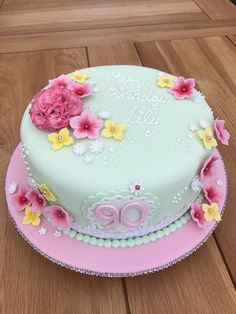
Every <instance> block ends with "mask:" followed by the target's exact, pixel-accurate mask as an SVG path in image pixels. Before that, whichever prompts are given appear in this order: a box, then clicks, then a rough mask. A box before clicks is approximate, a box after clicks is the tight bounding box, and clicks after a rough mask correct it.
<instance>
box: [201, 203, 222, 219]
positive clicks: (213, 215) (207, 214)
mask: <svg viewBox="0 0 236 314" xmlns="http://www.w3.org/2000/svg"><path fill="white" fill-rule="evenodd" d="M202 210H203V211H204V218H205V220H206V221H212V220H215V221H221V217H220V213H219V208H218V204H217V203H211V205H208V204H202Z"/></svg>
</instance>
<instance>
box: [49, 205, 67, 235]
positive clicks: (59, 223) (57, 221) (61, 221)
mask: <svg viewBox="0 0 236 314" xmlns="http://www.w3.org/2000/svg"><path fill="white" fill-rule="evenodd" d="M44 213H45V214H46V216H48V217H49V218H50V219H51V223H52V225H53V226H54V227H62V228H63V229H67V230H68V229H70V222H71V219H70V217H69V214H68V213H67V211H66V210H65V209H64V208H63V207H61V206H58V205H51V206H48V207H46V208H45V210H44Z"/></svg>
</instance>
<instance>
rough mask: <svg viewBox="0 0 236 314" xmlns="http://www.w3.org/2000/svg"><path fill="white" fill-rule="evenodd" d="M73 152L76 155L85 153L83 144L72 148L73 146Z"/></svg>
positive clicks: (77, 144)
mask: <svg viewBox="0 0 236 314" xmlns="http://www.w3.org/2000/svg"><path fill="white" fill-rule="evenodd" d="M73 151H74V153H75V154H76V155H79V156H81V155H83V154H84V153H85V152H86V147H85V145H84V144H83V143H76V144H75V145H74V146H73Z"/></svg>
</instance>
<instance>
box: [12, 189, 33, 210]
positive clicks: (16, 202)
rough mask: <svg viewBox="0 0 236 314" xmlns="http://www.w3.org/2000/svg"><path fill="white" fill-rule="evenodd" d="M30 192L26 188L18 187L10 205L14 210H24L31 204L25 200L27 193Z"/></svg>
mask: <svg viewBox="0 0 236 314" xmlns="http://www.w3.org/2000/svg"><path fill="white" fill-rule="evenodd" d="M29 191H30V189H29V188H27V187H20V188H19V190H18V192H17V193H16V194H14V196H13V197H12V203H13V206H14V207H15V209H16V210H18V211H21V210H24V209H25V208H26V207H27V206H29V205H30V204H31V202H30V200H29V199H28V198H27V193H28V192H29Z"/></svg>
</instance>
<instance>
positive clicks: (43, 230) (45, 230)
mask: <svg viewBox="0 0 236 314" xmlns="http://www.w3.org/2000/svg"><path fill="white" fill-rule="evenodd" d="M46 233H47V229H46V228H44V227H41V228H40V229H39V235H40V236H42V235H45V234H46Z"/></svg>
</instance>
